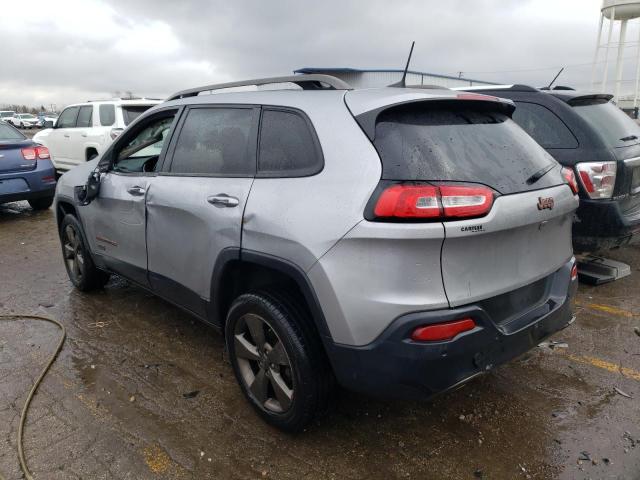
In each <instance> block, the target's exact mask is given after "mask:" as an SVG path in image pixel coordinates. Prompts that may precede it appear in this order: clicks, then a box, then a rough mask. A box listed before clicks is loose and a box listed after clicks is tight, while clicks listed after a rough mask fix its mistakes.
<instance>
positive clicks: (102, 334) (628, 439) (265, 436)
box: [0, 203, 640, 480]
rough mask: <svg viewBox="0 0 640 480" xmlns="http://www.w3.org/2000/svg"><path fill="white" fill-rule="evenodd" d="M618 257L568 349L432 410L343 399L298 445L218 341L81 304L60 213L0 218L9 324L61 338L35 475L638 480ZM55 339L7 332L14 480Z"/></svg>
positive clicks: (636, 310)
mask: <svg viewBox="0 0 640 480" xmlns="http://www.w3.org/2000/svg"><path fill="white" fill-rule="evenodd" d="M610 256H611V257H612V258H615V259H618V260H624V261H625V262H627V263H629V264H631V266H632V270H633V273H632V276H631V277H627V278H625V279H622V280H620V281H618V282H615V283H612V284H608V285H604V286H601V287H597V288H594V287H587V286H583V285H581V286H580V292H579V296H578V304H579V305H578V314H577V320H576V322H575V323H574V324H573V325H572V326H571V327H569V328H568V329H566V330H564V331H562V332H560V333H558V334H557V335H555V336H554V337H553V338H552V339H551V340H554V341H558V342H566V348H565V345H562V344H559V345H556V346H554V347H553V348H552V347H549V346H546V347H545V346H543V347H538V348H536V349H534V350H533V351H531V352H530V353H529V354H527V355H525V356H524V357H522V358H520V359H518V360H516V361H514V362H512V363H511V364H508V365H505V366H502V367H500V368H497V369H495V370H494V371H492V372H491V373H489V374H488V375H486V376H484V377H482V378H479V379H477V380H476V381H474V382H472V383H471V384H469V385H467V386H466V387H464V388H462V389H460V390H458V391H456V392H453V393H450V394H447V395H444V396H442V397H440V398H438V399H436V400H434V401H432V402H429V403H405V402H383V401H379V400H373V399H370V398H366V397H362V396H359V395H354V394H350V393H344V392H342V393H340V395H339V396H338V398H337V400H336V404H335V407H334V409H333V412H332V413H330V414H329V415H327V416H325V417H324V418H322V419H321V420H320V421H319V422H318V423H317V424H315V425H313V426H312V427H311V428H310V429H309V431H307V432H305V433H303V434H300V435H296V436H291V435H286V434H283V433H280V432H278V431H276V430H274V429H272V428H270V427H268V426H266V425H265V424H263V423H262V422H261V421H260V420H259V419H258V417H257V416H256V415H255V414H254V413H253V411H252V410H251V408H250V407H249V405H248V404H247V403H246V402H245V400H244V399H243V397H242V396H241V393H240V390H239V387H238V386H237V384H236V381H235V379H234V377H233V373H232V371H231V367H230V365H229V364H228V363H227V362H226V361H225V360H224V352H223V342H222V339H221V337H220V336H219V335H218V334H217V333H216V332H215V331H212V330H211V329H209V328H207V327H206V326H204V325H202V324H200V323H198V322H196V321H194V320H193V319H191V318H190V317H189V316H188V315H186V314H185V313H183V312H182V311H180V310H178V309H176V308H174V307H173V306H171V305H169V304H168V303H166V302H164V301H162V300H160V299H157V298H155V297H153V296H152V295H150V294H148V293H146V292H144V291H142V290H140V289H137V288H135V287H132V286H130V285H129V284H128V283H127V282H125V281H123V280H119V279H112V280H111V281H110V282H109V284H108V285H107V287H106V288H105V290H104V291H101V292H98V293H92V294H82V293H80V292H77V291H75V290H74V289H73V288H72V286H71V284H70V282H69V281H68V280H67V276H66V273H65V270H64V266H63V264H62V260H61V254H60V247H59V244H58V239H57V234H56V229H55V224H54V217H53V212H52V211H51V210H49V211H45V212H38V213H35V212H32V211H31V210H30V209H29V207H28V205H27V204H26V203H12V204H7V205H0V314H8V313H18V312H19V313H36V314H44V315H49V316H53V317H55V318H57V319H59V320H60V321H61V322H63V323H64V324H65V325H66V327H67V329H68V339H67V342H66V344H65V347H64V349H63V351H62V353H61V355H60V357H59V359H58V361H57V362H56V364H55V365H54V366H53V368H52V370H51V372H50V374H49V376H48V377H47V378H46V379H45V381H44V383H43V384H42V386H41V388H40V391H39V393H38V394H37V395H36V397H35V399H34V401H33V404H32V409H31V411H30V413H29V417H28V420H27V426H26V433H25V449H26V456H27V462H28V465H29V466H30V469H31V471H32V472H33V473H34V475H35V477H36V478H37V479H80V478H84V479H87V478H92V479H93V478H96V479H169V478H171V479H174V478H175V479H189V478H199V479H200V478H202V479H208V478H211V479H213V478H218V479H219V478H225V479H226V478H231V479H244V478H278V479H280V478H283V479H302V478H304V479H332V478H336V479H342V478H346V479H394V478H420V479H442V478H455V479H466V478H469V479H473V478H486V479H513V478H516V479H517V478H535V479H546V478H560V479H582V478H585V479H587V478H592V479H600V478H607V479H608V478H616V479H635V478H640V421H639V419H640V335H637V334H635V333H634V327H640V294H639V292H640V288H639V285H640V272H638V270H639V269H640V248H637V247H629V248H625V249H621V250H618V251H615V252H614V253H612V254H611V255H610ZM57 338H58V331H57V330H56V328H55V326H53V325H49V324H44V323H35V322H26V321H15V322H9V323H7V322H0V473H2V474H3V475H5V477H6V478H7V480H8V479H14V478H21V476H20V474H19V467H18V461H17V456H16V433H17V428H18V419H19V412H20V409H21V407H22V402H23V401H24V398H25V396H26V394H27V392H28V390H29V388H30V385H31V384H32V382H33V380H34V379H35V377H36V375H37V374H38V373H39V371H40V368H41V367H42V365H43V363H44V362H45V361H46V359H47V356H48V355H49V353H50V352H51V349H53V348H54V346H55V343H56V340H57ZM616 388H617V389H618V390H619V392H617V391H616V390H615V389H616ZM196 391H197V392H198V393H197V394H193V392H196ZM188 393H191V394H192V395H191V396H192V397H193V398H185V397H189V396H190V395H185V394H188ZM623 394H627V395H629V396H631V397H633V398H627V397H626V396H624V395H623ZM193 395H195V396H193ZM625 432H626V433H625ZM582 452H585V453H582ZM580 458H583V460H580Z"/></svg>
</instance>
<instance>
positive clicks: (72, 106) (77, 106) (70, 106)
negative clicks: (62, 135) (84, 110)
mask: <svg viewBox="0 0 640 480" xmlns="http://www.w3.org/2000/svg"><path fill="white" fill-rule="evenodd" d="M82 106H83V105H69V106H68V107H67V108H65V109H64V110H62V111H61V112H60V115H58V120H59V119H60V117H61V116H62V114H63V113H64V112H65V111H66V110H71V109H72V108H77V109H78V110H77V111H76V117H75V118H74V120H73V126H70V127H58V126H57V125H58V122H57V121H56V128H60V129H62V128H76V125H78V115H79V114H80V107H82Z"/></svg>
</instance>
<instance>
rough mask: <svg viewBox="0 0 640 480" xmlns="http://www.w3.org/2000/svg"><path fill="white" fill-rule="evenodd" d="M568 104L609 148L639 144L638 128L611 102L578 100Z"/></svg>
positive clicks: (639, 128)
mask: <svg viewBox="0 0 640 480" xmlns="http://www.w3.org/2000/svg"><path fill="white" fill-rule="evenodd" d="M569 104H570V105H571V106H573V109H574V110H575V112H576V113H577V114H578V115H580V116H581V117H582V118H583V119H584V120H586V121H587V123H589V124H590V125H591V126H592V127H593V128H595V129H596V130H597V131H598V132H599V133H600V135H601V136H602V138H603V139H604V141H605V142H606V144H607V145H608V146H609V147H614V148H618V147H628V146H631V145H635V144H637V143H640V126H638V124H636V122H634V121H633V120H631V118H629V117H628V116H627V114H626V113H624V112H623V111H622V110H620V109H619V108H618V107H617V106H616V105H615V104H613V103H612V102H610V101H608V100H604V99H593V98H587V99H583V100H582V99H579V98H578V99H574V100H572V101H571V102H570V103H569Z"/></svg>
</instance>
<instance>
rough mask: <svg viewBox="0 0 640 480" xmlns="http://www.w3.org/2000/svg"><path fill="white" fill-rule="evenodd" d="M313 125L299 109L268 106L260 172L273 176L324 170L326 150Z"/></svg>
mask: <svg viewBox="0 0 640 480" xmlns="http://www.w3.org/2000/svg"><path fill="white" fill-rule="evenodd" d="M310 128H311V127H310V125H309V124H308V122H307V121H306V120H305V119H304V117H302V115H299V114H298V113H295V112H289V111H282V110H267V109H265V110H264V111H263V112H262V122H261V126H260V147H259V152H260V153H259V155H258V172H259V173H260V174H262V175H263V176H269V177H302V176H308V175H313V174H315V173H318V172H319V171H320V170H322V167H323V159H322V154H321V152H320V148H319V145H318V143H317V140H316V138H315V136H314V134H313V133H312V132H311V129H310Z"/></svg>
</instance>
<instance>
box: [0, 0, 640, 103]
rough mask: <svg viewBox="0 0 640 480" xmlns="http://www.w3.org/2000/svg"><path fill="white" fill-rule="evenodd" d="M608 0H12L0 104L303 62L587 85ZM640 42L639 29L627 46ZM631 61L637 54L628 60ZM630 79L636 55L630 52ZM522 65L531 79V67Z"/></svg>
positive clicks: (217, 78)
mask: <svg viewBox="0 0 640 480" xmlns="http://www.w3.org/2000/svg"><path fill="white" fill-rule="evenodd" d="M600 4H601V2H600V1H599V0H473V1H470V0H448V1H439V2H436V1H432V0H415V1H403V2H391V1H389V0H386V1H382V0H367V1H347V0H341V1H337V0H324V1H322V2H306V1H301V0H283V1H279V0H271V1H258V0H256V1H249V0H245V1H243V0H236V1H229V0H223V1H215V0H182V1H177V0H176V1H163V0H140V1H137V0H55V1H54V0H43V1H40V0H29V1H28V2H26V3H25V2H20V1H7V2H3V5H2V9H1V10H2V13H1V15H0V32H2V40H1V41H0V65H2V67H0V104H3V103H19V104H27V105H40V104H44V105H47V106H48V105H50V104H52V103H54V104H56V105H57V107H58V109H60V108H61V107H62V106H64V105H65V104H68V103H72V102H78V101H85V100H87V99H90V98H104V97H109V96H111V95H112V94H113V93H114V92H118V91H120V92H124V91H132V92H134V93H135V94H138V95H146V96H152V97H153V96H157V97H165V96H167V95H168V94H170V93H172V92H174V91H176V90H181V89H184V88H188V87H192V86H197V85H200V84H208V83H214V82H222V81H230V80H235V79H242V78H251V77H262V76H269V75H281V74H289V73H291V72H292V71H293V70H294V69H296V68H299V67H303V66H349V67H365V68H366V67H370V68H373V67H375V68H400V67H402V66H403V63H404V61H405V58H406V55H407V51H408V48H409V45H410V42H411V40H415V41H416V48H415V51H414V58H413V61H412V65H411V68H412V69H414V70H422V71H427V72H433V73H441V74H453V75H457V74H458V72H459V71H462V72H463V75H464V76H467V77H471V78H479V79H486V80H491V81H497V82H506V83H512V82H525V83H530V84H534V85H542V84H546V83H548V82H549V81H550V80H551V78H552V77H553V75H554V74H555V70H557V69H558V68H559V67H560V66H569V67H568V68H567V71H566V74H563V77H562V78H561V79H560V81H559V83H561V84H562V83H564V84H577V85H579V86H583V87H587V86H588V85H589V82H590V77H591V67H590V64H591V62H592V58H593V53H594V47H595V40H596V33H597V26H598V19H599V8H600ZM637 38H638V26H633V27H630V29H629V39H630V40H634V41H635V40H636V39H637ZM630 56H631V57H630ZM625 57H626V58H631V59H630V60H628V61H627V67H628V68H627V71H625V78H627V77H629V78H631V77H633V72H634V71H635V65H633V64H634V60H633V59H634V58H635V48H633V49H632V48H629V51H628V52H627V53H626V54H625ZM522 70H525V71H522Z"/></svg>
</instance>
